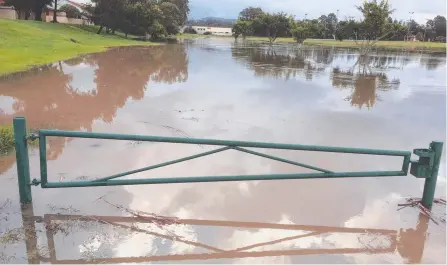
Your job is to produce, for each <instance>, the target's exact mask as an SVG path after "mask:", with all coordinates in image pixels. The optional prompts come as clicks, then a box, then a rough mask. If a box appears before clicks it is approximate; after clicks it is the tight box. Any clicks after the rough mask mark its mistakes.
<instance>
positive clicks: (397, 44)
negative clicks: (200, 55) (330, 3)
mask: <svg viewBox="0 0 447 265" xmlns="http://www.w3.org/2000/svg"><path fill="white" fill-rule="evenodd" d="M177 37H178V38H181V39H197V38H229V37H230V36H215V35H208V36H204V35H200V34H185V33H184V34H178V35H177ZM240 39H242V38H240ZM246 40H250V41H262V42H269V39H268V38H267V37H256V36H248V37H246ZM275 43H296V41H295V40H294V39H293V38H277V39H276V40H275ZM361 43H362V42H361V41H359V42H358V43H356V42H355V41H351V40H344V41H338V40H313V39H307V40H305V41H304V44H305V45H319V46H324V47H339V48H360V47H361V46H362V45H361ZM374 47H377V48H379V49H380V48H382V49H394V50H396V49H408V50H410V51H411V50H416V51H420V50H423V51H429V52H444V53H445V52H446V48H447V46H446V44H445V43H441V42H419V41H378V42H377V43H375V44H374Z"/></svg>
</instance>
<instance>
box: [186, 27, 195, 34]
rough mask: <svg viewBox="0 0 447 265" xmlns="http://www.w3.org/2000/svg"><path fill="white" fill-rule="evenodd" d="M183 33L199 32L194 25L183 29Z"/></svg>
mask: <svg viewBox="0 0 447 265" xmlns="http://www.w3.org/2000/svg"><path fill="white" fill-rule="evenodd" d="M183 33H186V34H197V31H196V30H195V29H194V28H193V27H191V26H189V27H186V28H185V29H184V30H183Z"/></svg>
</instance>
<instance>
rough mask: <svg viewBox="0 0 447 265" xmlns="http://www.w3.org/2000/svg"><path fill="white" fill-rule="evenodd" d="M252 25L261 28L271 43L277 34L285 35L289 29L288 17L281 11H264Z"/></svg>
mask: <svg viewBox="0 0 447 265" xmlns="http://www.w3.org/2000/svg"><path fill="white" fill-rule="evenodd" d="M253 27H259V28H261V29H262V30H263V31H264V32H265V35H266V37H267V38H268V39H269V42H270V43H273V42H274V41H275V40H276V38H277V37H278V36H284V35H287V34H288V33H289V30H290V24H289V18H288V16H287V15H286V14H285V13H283V12H280V13H273V14H271V13H265V14H263V15H261V16H259V17H258V18H256V19H255V20H254V21H253Z"/></svg>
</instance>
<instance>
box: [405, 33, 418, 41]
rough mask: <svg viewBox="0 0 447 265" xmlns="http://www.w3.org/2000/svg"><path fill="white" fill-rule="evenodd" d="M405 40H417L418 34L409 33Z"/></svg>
mask: <svg viewBox="0 0 447 265" xmlns="http://www.w3.org/2000/svg"><path fill="white" fill-rule="evenodd" d="M405 41H417V38H416V35H414V34H408V35H407V36H405Z"/></svg>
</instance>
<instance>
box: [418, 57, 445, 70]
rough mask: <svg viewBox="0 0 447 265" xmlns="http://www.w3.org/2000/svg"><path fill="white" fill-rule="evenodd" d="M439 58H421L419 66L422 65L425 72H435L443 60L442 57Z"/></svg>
mask: <svg viewBox="0 0 447 265" xmlns="http://www.w3.org/2000/svg"><path fill="white" fill-rule="evenodd" d="M441 58H442V59H441ZM441 58H440V57H434V56H422V57H421V59H420V64H421V65H424V66H425V68H427V70H435V69H436V68H438V67H439V65H440V64H441V63H442V62H443V61H444V60H445V59H444V58H443V57H441Z"/></svg>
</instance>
